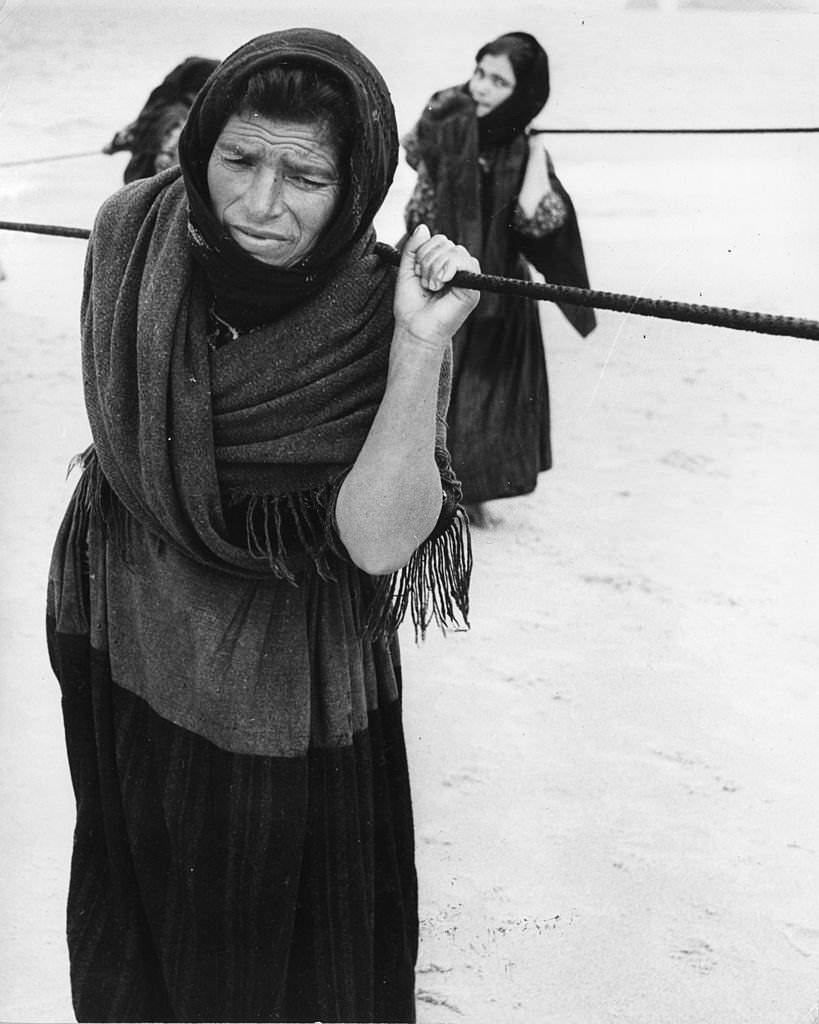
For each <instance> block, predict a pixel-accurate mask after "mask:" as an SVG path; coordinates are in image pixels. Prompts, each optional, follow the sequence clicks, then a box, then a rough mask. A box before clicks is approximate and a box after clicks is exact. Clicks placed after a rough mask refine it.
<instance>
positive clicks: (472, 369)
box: [448, 298, 552, 504]
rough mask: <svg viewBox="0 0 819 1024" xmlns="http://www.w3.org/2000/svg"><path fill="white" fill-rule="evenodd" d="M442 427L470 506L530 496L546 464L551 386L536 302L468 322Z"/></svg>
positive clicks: (514, 303) (520, 302)
mask: <svg viewBox="0 0 819 1024" xmlns="http://www.w3.org/2000/svg"><path fill="white" fill-rule="evenodd" d="M479 309H480V307H479ZM448 426H449V433H448V444H449V449H450V452H451V454H452V464H453V467H454V469H455V472H456V474H457V476H458V478H459V479H460V481H461V484H462V486H463V492H464V501H465V502H467V503H469V504H474V503H477V502H482V501H490V500H492V499H494V498H509V497H513V496H514V495H519V494H528V493H529V492H530V491H533V490H534V489H535V487H536V486H537V477H538V474H539V473H541V472H543V471H544V470H547V469H549V468H550V467H551V465H552V452H551V444H550V437H549V385H548V379H547V376H546V357H545V354H544V350H543V335H542V333H541V329H540V319H539V314H538V308H537V304H536V303H535V302H533V301H531V300H527V299H520V298H511V299H508V300H507V301H506V302H505V303H504V310H503V315H501V316H495V317H491V318H480V317H479V316H473V317H472V318H471V319H470V320H468V321H467V324H466V327H465V328H464V329H463V330H462V331H461V332H460V333H459V335H458V336H457V337H456V339H455V351H454V365H453V380H452V398H451V400H450V406H449V416H448Z"/></svg>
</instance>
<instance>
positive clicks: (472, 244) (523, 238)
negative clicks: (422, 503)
mask: <svg viewBox="0 0 819 1024" xmlns="http://www.w3.org/2000/svg"><path fill="white" fill-rule="evenodd" d="M475 60H476V66H475V70H474V72H473V74H472V77H471V79H470V80H469V81H468V82H467V83H465V84H463V85H459V86H455V87H453V88H449V89H444V90H442V91H440V92H436V93H435V94H434V95H433V96H432V98H431V99H430V101H429V103H428V104H427V106H426V108H425V109H424V112H423V114H422V115H421V118H420V120H419V121H418V123H417V125H416V126H415V128H414V129H413V130H412V132H410V133H409V134H408V135H406V136H405V137H404V138H403V139H402V144H403V146H404V149H405V150H406V158H407V161H408V163H409V164H410V166H412V167H413V168H414V169H416V170H417V172H418V178H417V181H416V185H415V189H414V192H413V194H412V197H411V198H410V200H409V203H408V204H407V207H406V211H405V218H406V226H407V230H408V231H410V232H411V231H412V230H413V229H414V228H415V227H416V226H417V225H418V224H428V225H429V227H430V230H431V231H433V232H435V231H440V232H441V233H442V234H444V235H446V236H447V237H449V238H451V239H453V240H454V241H456V242H459V243H460V244H461V245H464V246H465V247H466V248H467V249H468V250H469V252H471V253H473V254H474V255H475V256H477V257H478V258H479V260H480V263H481V269H482V272H483V273H485V274H498V275H502V276H505V277H516V278H523V279H528V278H529V277H530V270H529V267H528V266H527V261H528V263H531V264H532V265H533V266H534V267H535V268H536V269H537V270H538V271H540V273H542V274H543V275H544V277H545V278H546V280H547V281H549V282H552V283H555V284H566V285H573V286H575V287H581V288H588V286H589V281H588V275H587V273H586V264H585V258H584V255H583V246H582V243H581V239H580V232H579V229H578V225H577V217H576V215H575V211H574V207H573V205H572V201H571V199H570V198H569V195H568V193H567V192H566V190H565V189H564V188H563V186H562V185H561V183H560V181H559V180H558V178H557V176H556V174H555V171H554V167H553V165H552V161H551V158H550V157H549V154H548V153H547V151H546V149H545V147H544V145H543V142H542V139H541V137H540V134H539V133H536V132H528V133H527V127H528V126H529V125H530V123H531V121H532V119H533V118H534V117H535V116H536V115H537V114H538V113H539V112H540V110H541V109H542V108H543V106H544V105H545V103H546V101H547V99H548V97H549V63H548V57H547V55H546V53H545V51H544V50H543V48H542V47H541V46H540V44H539V43H538V41H537V40H536V39H535V38H534V36H531V35H529V34H528V33H526V32H510V33H507V34H505V35H502V36H500V37H499V38H498V39H496V40H494V41H493V42H490V43H487V44H486V45H485V46H483V47H481V49H480V50H479V51H478V53H477V56H476V58H475ZM560 308H561V309H562V311H563V313H564V314H565V315H566V317H567V318H568V319H569V321H570V322H571V323H572V325H573V326H574V327H575V328H576V329H577V331H578V332H579V333H580V334H581V335H584V336H585V335H587V334H589V333H590V332H591V331H592V330H593V328H594V326H595V322H596V321H595V316H594V312H593V310H591V309H586V308H581V307H578V306H570V305H562V306H561V307H560ZM448 437H449V447H450V451H451V453H452V461H453V466H454V468H455V472H456V473H457V474H458V477H459V479H460V480H461V484H462V486H463V492H464V502H465V503H466V504H467V507H468V509H469V513H470V518H471V520H472V522H473V524H474V525H476V526H487V525H491V523H492V519H491V517H489V515H488V514H487V511H486V509H485V508H484V507H483V502H486V501H490V500H492V499H495V498H506V497H512V496H514V495H520V494H527V493H529V492H531V491H533V490H534V489H535V487H536V485H537V477H538V474H539V473H540V472H542V471H543V470H547V469H549V468H550V467H551V465H552V452H551V443H550V424H549V391H548V381H547V376H546V359H545V355H544V349H543V337H542V334H541V328H540V319H539V313H538V305H537V303H536V302H535V301H534V300H530V299H523V298H520V297H516V296H509V295H493V294H489V293H486V292H484V293H483V294H482V297H481V300H480V303H479V305H478V307H477V309H476V311H475V313H474V314H473V315H472V316H471V317H470V319H469V320H468V321H467V323H466V324H465V326H464V327H463V328H462V329H461V330H460V332H459V333H458V336H457V337H456V339H455V363H454V374H453V384H452V399H451V403H450V407H449V435H448Z"/></svg>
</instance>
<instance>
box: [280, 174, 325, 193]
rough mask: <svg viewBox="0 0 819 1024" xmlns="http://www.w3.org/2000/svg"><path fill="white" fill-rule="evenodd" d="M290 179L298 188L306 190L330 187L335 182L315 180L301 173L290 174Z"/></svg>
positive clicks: (312, 190)
mask: <svg viewBox="0 0 819 1024" xmlns="http://www.w3.org/2000/svg"><path fill="white" fill-rule="evenodd" d="M290 180H291V181H292V182H294V183H295V184H296V185H297V186H298V187H299V188H303V189H305V190H306V191H308V192H317V191H318V190H319V189H322V188H331V187H332V186H333V184H335V183H334V182H332V181H317V180H316V179H315V178H306V177H305V176H304V175H303V174H291V175H290Z"/></svg>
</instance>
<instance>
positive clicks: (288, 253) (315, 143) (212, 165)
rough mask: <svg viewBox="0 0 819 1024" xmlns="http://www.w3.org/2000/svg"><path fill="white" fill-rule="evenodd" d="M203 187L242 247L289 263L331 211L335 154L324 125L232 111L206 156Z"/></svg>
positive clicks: (306, 248)
mask: <svg viewBox="0 0 819 1024" xmlns="http://www.w3.org/2000/svg"><path fill="white" fill-rule="evenodd" d="M208 189H209V190H210V199H211V205H212V207H213V212H214V213H215V214H216V217H217V218H218V219H219V221H220V223H221V224H222V226H223V227H224V228H225V229H226V230H227V231H228V233H229V234H230V236H231V237H232V238H233V239H234V241H235V242H236V243H237V244H238V245H239V246H241V248H242V249H244V250H245V252H247V253H249V255H251V256H254V257H255V258H256V259H257V260H261V261H262V262H263V263H269V264H270V265H271V266H274V267H292V266H294V265H295V264H296V263H298V262H299V261H300V260H302V259H304V257H305V256H307V255H308V253H309V252H310V250H311V249H312V248H313V246H314V245H315V244H316V242H317V241H318V239H319V237H320V236H321V233H322V232H323V230H324V228H325V227H326V226H327V225H328V223H329V222H330V219H331V218H332V216H333V212H334V210H335V207H336V201H337V199H338V196H339V193H340V191H341V186H340V174H339V167H338V152H337V149H336V146H335V145H334V144H333V142H332V141H331V140H330V137H329V134H328V132H327V130H326V128H325V126H324V125H322V124H296V123H294V122H291V121H279V120H271V119H269V118H266V117H262V116H260V115H257V114H250V113H247V114H234V115H233V116H232V117H231V118H230V120H229V121H228V122H227V124H226V125H225V127H224V128H223V129H222V133H221V135H220V136H219V138H218V139H217V140H216V145H215V146H214V147H213V152H212V153H211V157H210V160H209V161H208Z"/></svg>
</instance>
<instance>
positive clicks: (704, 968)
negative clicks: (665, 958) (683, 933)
mask: <svg viewBox="0 0 819 1024" xmlns="http://www.w3.org/2000/svg"><path fill="white" fill-rule="evenodd" d="M671 956H672V957H673V958H674V959H675V960H681V961H682V962H683V963H685V964H687V965H688V966H689V967H690V968H691V970H693V971H696V972H697V973H698V974H710V973H711V971H713V970H714V968H715V967H716V966H717V958H716V957H715V956H714V950H713V948H712V947H711V946H709V945H708V943H707V942H706V941H705V940H704V939H692V940H691V942H689V943H686V945H685V946H683V947H682V949H678V950H675V951H674V952H673V953H672V954H671Z"/></svg>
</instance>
